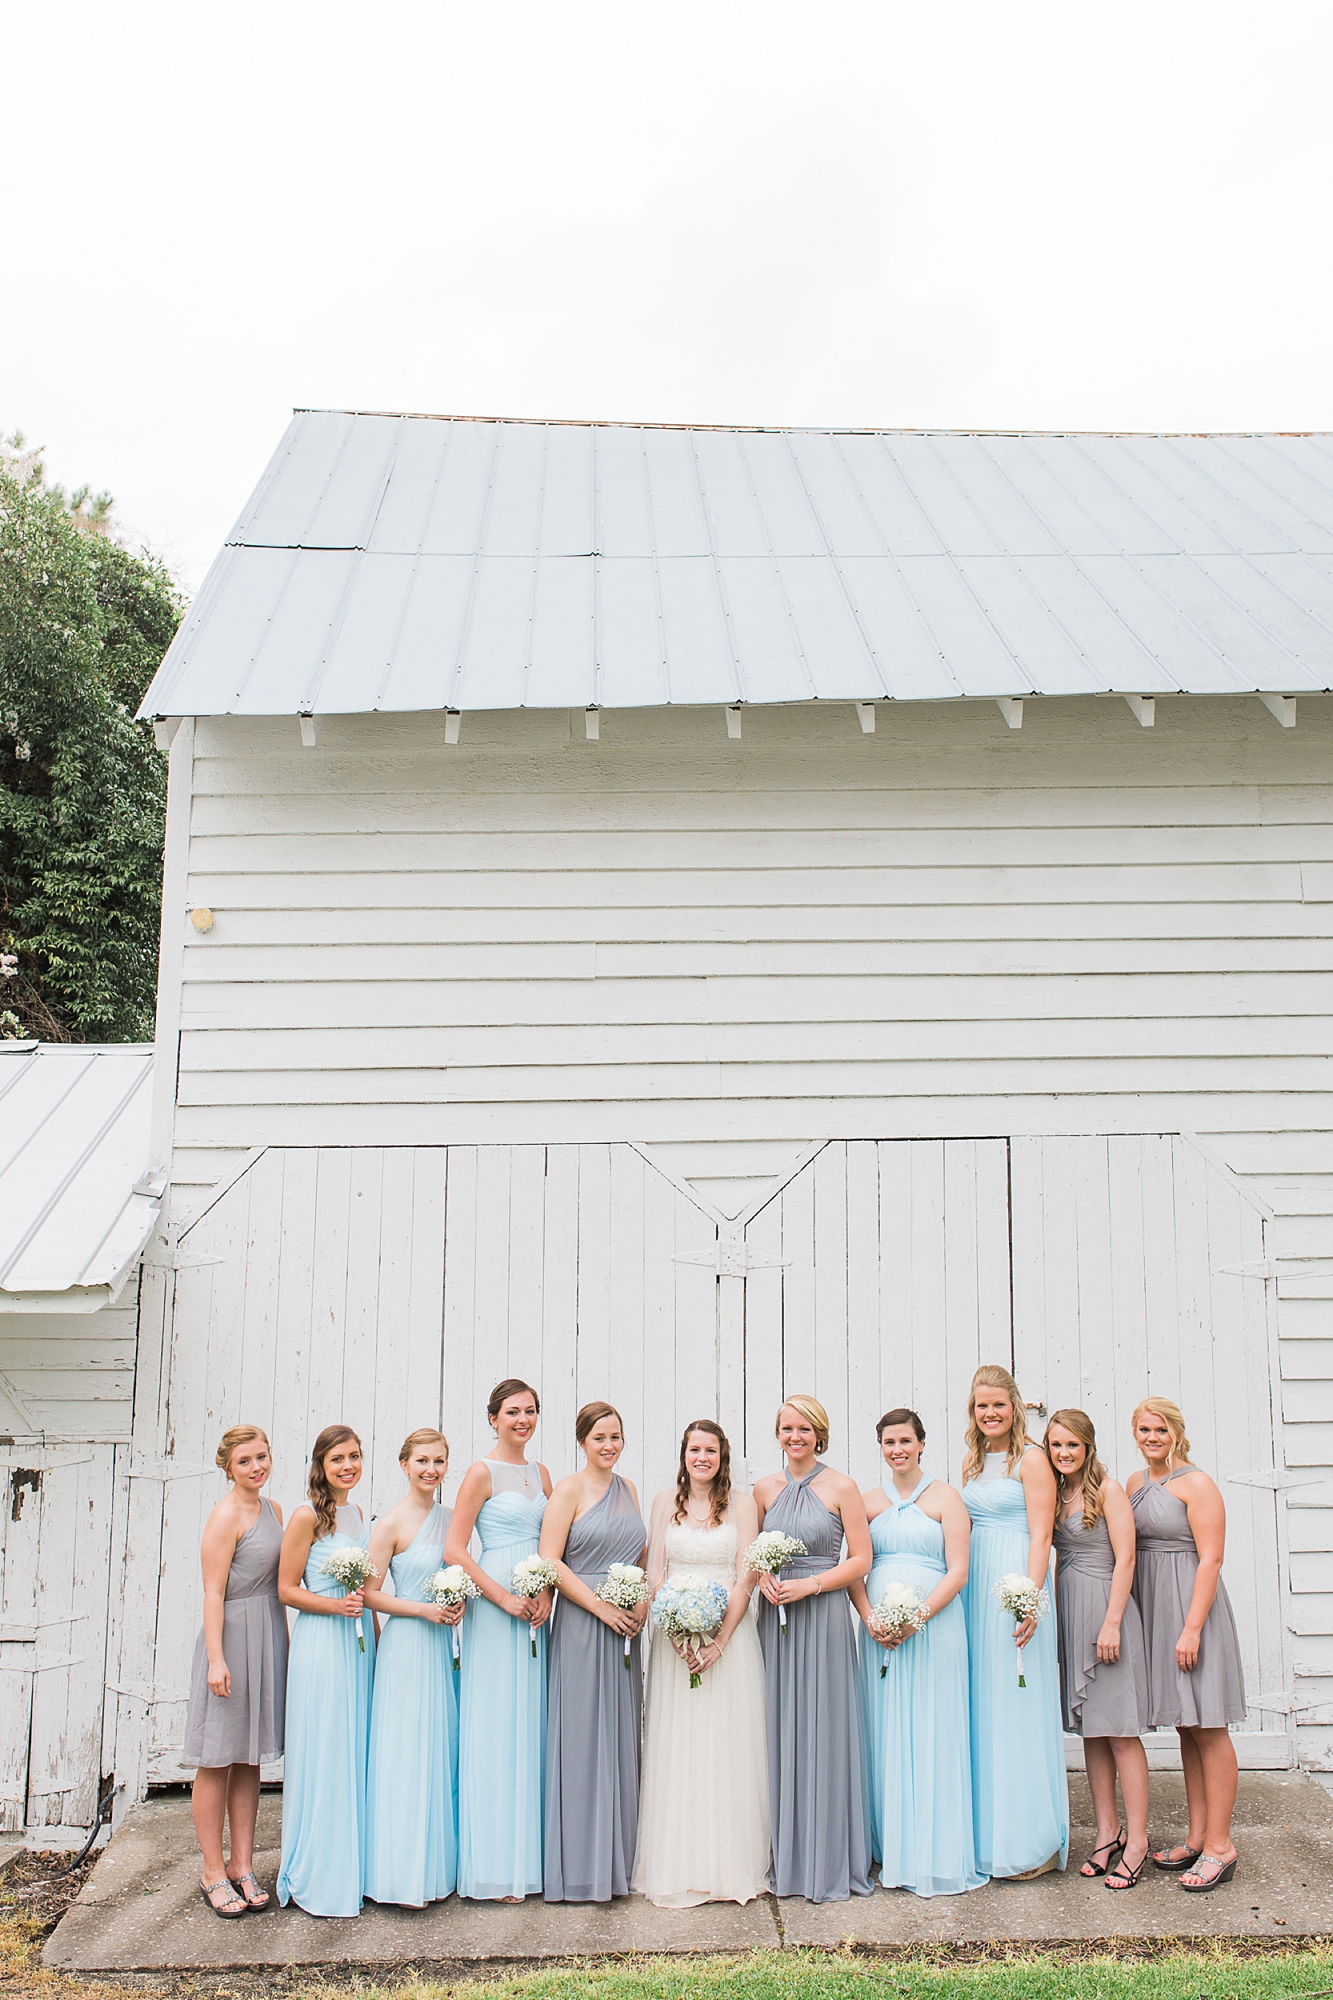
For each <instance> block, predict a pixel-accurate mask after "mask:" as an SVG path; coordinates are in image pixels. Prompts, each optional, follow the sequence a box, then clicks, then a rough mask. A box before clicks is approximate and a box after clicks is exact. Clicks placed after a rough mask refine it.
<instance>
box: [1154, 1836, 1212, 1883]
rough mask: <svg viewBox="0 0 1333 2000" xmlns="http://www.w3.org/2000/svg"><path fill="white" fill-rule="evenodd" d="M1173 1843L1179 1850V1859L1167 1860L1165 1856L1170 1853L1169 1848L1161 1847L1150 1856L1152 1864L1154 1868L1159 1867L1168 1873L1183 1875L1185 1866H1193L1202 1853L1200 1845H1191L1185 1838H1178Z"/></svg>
mask: <svg viewBox="0 0 1333 2000" xmlns="http://www.w3.org/2000/svg"><path fill="white" fill-rule="evenodd" d="M1175 1845H1176V1846H1177V1847H1178V1848H1180V1850H1181V1855H1180V1859H1179V1861H1171V1860H1169V1859H1168V1858H1167V1857H1168V1856H1169V1855H1170V1853H1171V1849H1170V1848H1169V1847H1163V1848H1162V1849H1161V1850H1160V1852H1158V1853H1157V1854H1154V1855H1153V1856H1152V1865H1153V1867H1154V1868H1160V1869H1162V1870H1163V1871H1164V1872H1165V1873H1166V1874H1168V1875H1183V1874H1184V1873H1185V1871H1186V1869H1187V1868H1192V1867H1193V1866H1194V1864H1195V1862H1196V1861H1197V1860H1198V1858H1199V1856H1200V1855H1201V1854H1202V1853H1203V1849H1202V1848H1201V1847H1191V1846H1190V1844H1189V1842H1188V1841H1187V1840H1178V1841H1176V1842H1175Z"/></svg>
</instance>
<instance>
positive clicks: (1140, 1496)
mask: <svg viewBox="0 0 1333 2000" xmlns="http://www.w3.org/2000/svg"><path fill="white" fill-rule="evenodd" d="M1198 1469H1199V1468H1198V1466H1197V1465H1178V1466H1177V1467H1176V1469H1175V1471H1174V1472H1168V1473H1167V1475H1166V1478H1165V1479H1160V1480H1149V1479H1145V1480H1144V1482H1143V1484H1142V1486H1140V1487H1139V1488H1138V1490H1137V1492H1135V1493H1131V1495H1130V1504H1131V1506H1132V1507H1133V1509H1134V1526H1135V1529H1136V1530H1137V1533H1138V1561H1137V1564H1136V1565H1135V1570H1134V1595H1135V1597H1136V1598H1137V1599H1138V1604H1139V1610H1140V1612H1141V1614H1142V1616H1143V1642H1144V1645H1145V1647H1146V1648H1147V1653H1148V1724H1149V1727H1150V1728H1153V1729H1159V1728H1162V1727H1164V1726H1166V1725H1168V1724H1172V1723H1174V1724H1177V1725H1183V1726H1184V1727H1186V1728H1193V1729H1225V1728H1226V1727H1227V1725H1228V1723H1232V1722H1243V1721H1244V1720H1245V1677H1244V1674H1243V1672H1242V1670H1241V1663H1240V1638H1239V1636H1238V1634H1237V1632H1236V1620H1235V1616H1234V1614H1233V1612H1232V1609H1231V1599H1230V1598H1229V1597H1228V1596H1227V1591H1226V1585H1225V1584H1224V1583H1223V1581H1222V1579H1221V1577H1219V1578H1218V1579H1217V1595H1216V1597H1214V1599H1213V1603H1212V1609H1211V1610H1210V1611H1209V1613H1208V1616H1207V1617H1206V1618H1205V1620H1204V1623H1203V1631H1202V1633H1201V1634H1200V1636H1199V1657H1198V1659H1197V1660H1196V1662H1195V1664H1194V1669H1193V1671H1192V1672H1191V1673H1188V1674H1187V1673H1185V1672H1184V1671H1183V1670H1182V1669H1181V1668H1180V1667H1178V1666H1177V1665H1176V1641H1177V1640H1178V1639H1179V1637H1180V1633H1181V1628H1182V1627H1183V1625H1184V1623H1185V1615H1186V1613H1187V1612H1188V1610H1189V1606H1190V1598H1191V1597H1192V1596H1193V1594H1194V1579H1195V1576H1196V1575H1197V1573H1198V1568H1199V1551H1198V1549H1197V1548H1196V1547H1195V1543H1194V1536H1193V1534H1192V1533H1191V1532H1190V1521H1189V1513H1188V1511H1187V1509H1186V1506H1185V1502H1184V1501H1183V1500H1181V1499H1179V1498H1178V1497H1177V1495H1176V1494H1174V1493H1172V1492H1171V1491H1170V1487H1171V1481H1172V1480H1173V1479H1179V1478H1180V1476H1181V1475H1182V1473H1186V1472H1197V1471H1198Z"/></svg>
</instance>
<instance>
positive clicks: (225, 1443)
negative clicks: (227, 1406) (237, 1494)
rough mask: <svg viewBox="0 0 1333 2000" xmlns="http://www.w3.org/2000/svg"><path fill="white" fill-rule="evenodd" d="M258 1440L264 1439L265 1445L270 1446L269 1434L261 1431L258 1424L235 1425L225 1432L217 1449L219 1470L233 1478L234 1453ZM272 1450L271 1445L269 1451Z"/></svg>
mask: <svg viewBox="0 0 1333 2000" xmlns="http://www.w3.org/2000/svg"><path fill="white" fill-rule="evenodd" d="M256 1438H263V1440H264V1443H265V1444H268V1432H267V1431H261V1430H260V1428H259V1425H258V1424H233V1425H232V1427H231V1429H230V1430H229V1431H223V1433H222V1439H221V1442H220V1443H219V1445H218V1449H217V1464H218V1469H219V1470H220V1471H222V1472H225V1473H226V1475H227V1477H228V1479H230V1478H231V1455H232V1453H233V1452H234V1451H237V1450H239V1448H240V1447H241V1445H243V1444H253V1442H254V1440H255V1439H256ZM272 1449H273V1447H272V1445H269V1450H270V1451H272Z"/></svg>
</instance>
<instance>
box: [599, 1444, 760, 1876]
mask: <svg viewBox="0 0 1333 2000" xmlns="http://www.w3.org/2000/svg"><path fill="white" fill-rule="evenodd" d="M758 1532H759V1517H758V1512H757V1510H756V1508H755V1504H754V1501H753V1500H752V1499H751V1498H750V1495H749V1494H748V1493H737V1492H733V1490H732V1485H731V1450H730V1447H729V1445H728V1443H727V1439H726V1434H725V1433H724V1432H723V1431H722V1430H720V1429H719V1428H718V1426H717V1425H716V1424H715V1423H712V1422H711V1421H710V1420H709V1419H707V1418H701V1419H700V1420H699V1421H698V1422H697V1423H692V1424H690V1425H689V1426H688V1427H687V1428H686V1431H685V1435H684V1437H683V1438H682V1439H681V1441H680V1470H679V1474H678V1476H677V1480H676V1490H675V1492H674V1493H659V1494H658V1495H657V1498H656V1499H655V1500H654V1501H653V1511H652V1524H651V1531H650V1538H649V1554H648V1580H649V1584H650V1586H651V1588H652V1591H653V1593H654V1595H656V1593H657V1591H658V1590H659V1589H660V1587H661V1585H662V1584H663V1583H664V1582H667V1581H670V1582H672V1583H684V1582H704V1583H720V1584H721V1585H722V1586H723V1588H724V1589H725V1590H726V1591H727V1593H728V1602H727V1614H726V1617H725V1618H724V1619H723V1621H722V1625H721V1627H720V1628H719V1630H718V1632H717V1633H716V1635H715V1636H714V1637H713V1638H712V1639H710V1640H709V1641H708V1642H707V1644H705V1645H703V1646H701V1647H699V1648H697V1650H696V1649H692V1648H680V1649H677V1648H676V1647H674V1646H673V1645H672V1644H671V1642H670V1641H669V1640H668V1639H667V1638H666V1636H665V1635H664V1634H663V1633H662V1632H661V1631H660V1630H658V1629H657V1628H656V1627H654V1628H653V1629H652V1646H651V1651H650V1653H649V1656H648V1685H647V1691H646V1694H645V1697H644V1704H645V1710H646V1714H645V1722H644V1744H643V1789H642V1792H641V1795H640V1799H639V1845H638V1852H637V1854H636V1855H635V1860H634V1876H633V1881H632V1883H631V1887H632V1888H633V1889H635V1890H637V1891H639V1892H640V1893H641V1894H642V1895H645V1896H647V1897H648V1898H649V1900H650V1901H651V1902H654V1903H656V1904H658V1905H659V1907H661V1908H663V1909H684V1908H685V1907H686V1906H687V1905H689V1904H691V1903H748V1902H749V1901H750V1899H751V1898H752V1897H754V1896H762V1895H765V1894H766V1893H767V1890H768V1867H769V1819H768V1743H767V1736H766V1733H765V1727H764V1663H763V1658H762V1655H761V1654H760V1651H759V1635H758V1633H757V1631H756V1630H755V1622H754V1619H753V1618H752V1617H751V1615H750V1592H751V1590H752V1588H753V1587H754V1584H755V1581H756V1578H755V1576H754V1575H753V1574H751V1575H750V1576H748V1577H747V1576H744V1575H741V1576H738V1575H737V1570H738V1566H739V1557H740V1554H741V1551H742V1550H744V1549H746V1548H748V1547H749V1545H750V1543H751V1542H752V1541H753V1540H754V1538H755V1536H756V1535H757V1534H758ZM691 1672H695V1673H699V1674H701V1675H702V1677H703V1679H702V1685H701V1686H700V1687H698V1688H697V1689H696V1688H691V1686H690V1674H691ZM700 1799H707V1800H708V1801H709V1810H708V1811H707V1812H706V1813H700V1811H699V1801H700Z"/></svg>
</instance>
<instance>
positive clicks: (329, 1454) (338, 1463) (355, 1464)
mask: <svg viewBox="0 0 1333 2000" xmlns="http://www.w3.org/2000/svg"><path fill="white" fill-rule="evenodd" d="M324 1477H325V1478H326V1479H327V1480H328V1482H329V1485H330V1486H331V1487H332V1488H333V1490H334V1492H335V1493H350V1492H351V1490H352V1488H353V1487H354V1486H355V1485H356V1483H357V1481H358V1479H360V1477H361V1447H360V1445H359V1444H358V1443H357V1441H356V1439H355V1438H348V1440H347V1442H346V1443H345V1444H335V1445H334V1447H333V1450H332V1451H326V1452H325V1454H324Z"/></svg>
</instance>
